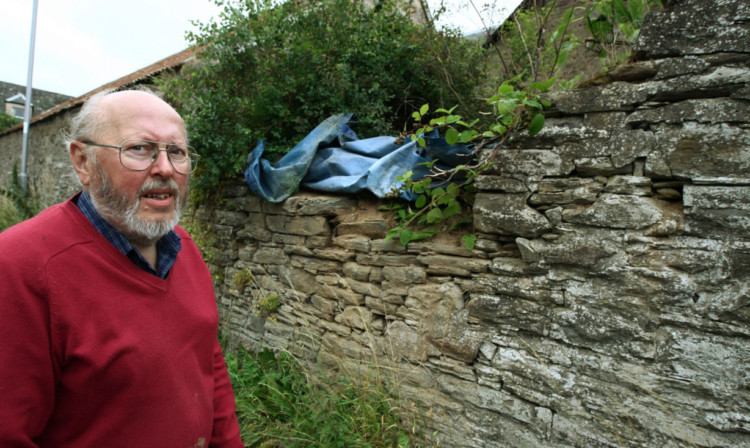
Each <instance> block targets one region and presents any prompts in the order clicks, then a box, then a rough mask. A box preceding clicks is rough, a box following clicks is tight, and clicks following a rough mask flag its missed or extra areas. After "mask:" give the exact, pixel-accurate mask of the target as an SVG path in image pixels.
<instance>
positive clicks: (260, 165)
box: [245, 113, 471, 202]
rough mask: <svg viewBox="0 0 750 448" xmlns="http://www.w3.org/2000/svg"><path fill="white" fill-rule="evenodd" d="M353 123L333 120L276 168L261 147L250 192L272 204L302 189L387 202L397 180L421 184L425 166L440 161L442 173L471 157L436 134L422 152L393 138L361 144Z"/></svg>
mask: <svg viewBox="0 0 750 448" xmlns="http://www.w3.org/2000/svg"><path fill="white" fill-rule="evenodd" d="M351 122H352V114H350V113H348V114H339V115H334V116H332V117H329V118H328V119H326V120H325V121H323V122H322V123H320V124H319V125H318V126H317V127H316V128H315V129H314V130H313V131H312V132H310V134H308V135H307V136H306V137H305V138H304V139H302V141H300V142H299V143H298V144H297V145H296V146H295V147H294V148H292V149H291V151H289V152H288V153H287V154H285V155H284V157H282V158H281V159H280V160H279V161H277V162H276V164H274V165H272V164H271V163H270V162H269V161H268V160H265V159H262V158H261V157H262V156H263V151H264V149H265V142H264V141H260V142H258V145H257V146H256V147H255V149H253V151H252V152H251V153H250V155H249V156H248V159H247V161H248V165H249V166H248V168H247V170H245V180H246V182H247V183H248V185H249V186H250V189H251V190H252V191H253V192H254V193H255V194H256V195H258V196H260V197H262V198H264V199H266V200H268V201H271V202H281V201H283V200H285V199H287V198H288V197H289V196H291V195H292V194H294V193H295V192H296V191H297V190H298V189H299V187H300V186H303V187H305V188H309V189H313V190H318V191H327V192H341V193H357V192H359V191H363V190H369V191H370V192H372V193H373V194H375V196H377V197H379V198H385V197H386V196H387V195H389V194H392V193H393V191H394V188H395V187H396V186H397V182H396V176H399V175H403V174H405V173H407V172H409V171H412V172H413V173H414V178H422V177H423V176H425V175H427V174H428V168H427V167H426V166H424V165H423V163H425V162H431V161H433V160H435V159H438V162H437V163H438V164H440V165H441V166H443V167H451V166H457V165H458V164H461V163H466V161H467V160H466V159H467V155H468V154H470V153H471V150H470V148H469V147H467V146H464V145H448V144H447V143H446V142H445V139H443V138H440V137H439V136H438V134H437V131H433V132H432V133H431V134H428V135H425V136H424V138H425V141H426V146H425V147H424V148H423V147H421V146H419V145H418V144H417V143H416V141H411V140H407V141H405V142H403V143H401V144H399V143H397V139H396V137H389V136H380V137H372V138H367V139H359V138H358V137H357V134H356V133H355V132H354V131H353V130H352V129H351V128H350V127H349V124H350V123H351ZM402 197H403V198H404V199H408V200H411V199H413V198H411V197H409V195H408V194H402Z"/></svg>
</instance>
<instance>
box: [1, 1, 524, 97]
mask: <svg viewBox="0 0 750 448" xmlns="http://www.w3.org/2000/svg"><path fill="white" fill-rule="evenodd" d="M520 1H521V0H473V4H474V6H475V7H476V8H475V7H474V6H472V2H471V1H470V0H446V3H448V4H449V14H447V15H446V16H445V19H447V21H448V22H449V23H451V25H453V26H455V27H457V28H459V29H462V30H463V31H467V32H471V31H474V30H478V29H481V27H482V22H481V21H480V20H479V19H478V18H477V16H476V14H475V9H478V10H480V11H481V12H482V18H483V19H484V21H485V22H496V21H497V20H498V18H499V19H503V18H504V17H506V16H507V14H509V13H510V11H511V10H512V9H513V7H515V5H517V4H518V3H520ZM429 3H430V4H431V5H432V4H438V3H439V0H429ZM32 10H33V0H0V81H5V82H10V83H14V84H19V85H23V86H25V85H26V80H27V76H28V66H29V48H30V41H31V22H32ZM219 11H220V8H219V7H217V6H216V5H215V4H214V3H213V2H212V1H211V0H65V1H61V0H38V3H37V22H36V42H35V46H34V70H33V78H32V85H33V86H34V88H38V89H43V90H48V91H52V92H57V93H62V94H66V95H70V96H80V95H83V94H84V93H87V92H89V91H91V90H93V89H95V88H97V87H100V86H102V85H104V84H106V83H108V82H111V81H114V80H115V79H118V78H120V77H122V76H125V75H128V74H130V73H133V72H135V71H136V70H139V69H141V68H143V67H146V66H149V65H151V64H153V63H155V62H157V61H159V60H161V59H164V58H166V57H168V56H170V55H172V54H175V53H177V52H180V51H182V50H184V49H185V48H187V46H188V44H187V42H186V40H185V33H186V32H187V31H197V28H196V27H195V26H193V25H191V21H193V20H198V21H200V22H203V23H205V22H208V21H209V20H210V19H211V18H212V17H214V16H216V15H218V12H219Z"/></svg>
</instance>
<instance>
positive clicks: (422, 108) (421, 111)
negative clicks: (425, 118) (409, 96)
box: [419, 104, 430, 115]
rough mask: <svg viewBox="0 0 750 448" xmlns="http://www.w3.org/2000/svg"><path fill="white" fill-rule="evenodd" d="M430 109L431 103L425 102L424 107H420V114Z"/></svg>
mask: <svg viewBox="0 0 750 448" xmlns="http://www.w3.org/2000/svg"><path fill="white" fill-rule="evenodd" d="M429 110H430V105H429V104H425V105H423V106H422V107H420V108H419V114H420V115H424V114H426V113H427V111H429Z"/></svg>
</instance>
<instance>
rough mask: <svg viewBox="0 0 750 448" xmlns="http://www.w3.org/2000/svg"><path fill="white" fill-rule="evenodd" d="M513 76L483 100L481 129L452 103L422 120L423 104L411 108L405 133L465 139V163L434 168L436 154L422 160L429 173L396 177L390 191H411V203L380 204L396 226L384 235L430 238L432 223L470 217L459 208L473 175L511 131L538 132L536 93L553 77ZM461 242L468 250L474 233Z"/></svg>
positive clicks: (465, 203)
mask: <svg viewBox="0 0 750 448" xmlns="http://www.w3.org/2000/svg"><path fill="white" fill-rule="evenodd" d="M518 80H519V77H516V78H513V79H511V80H508V81H505V82H504V83H502V84H501V85H500V86H499V87H498V89H497V93H496V94H495V95H493V96H492V97H491V98H490V99H489V100H488V101H487V102H488V104H490V105H491V106H492V109H493V115H494V117H495V120H494V122H493V123H491V124H490V125H489V127H488V129H486V130H481V129H478V128H477V124H478V123H479V120H473V121H466V120H464V119H463V117H462V116H461V115H458V114H455V109H456V108H455V107H453V108H451V109H449V110H446V109H442V108H441V109H437V110H436V111H435V114H436V116H435V117H434V118H431V119H430V120H429V121H428V122H427V124H424V123H423V122H424V120H425V118H426V117H427V116H428V114H429V105H427V104H425V105H423V106H422V107H421V108H420V110H419V111H416V112H414V113H413V114H412V117H413V118H414V120H415V130H414V132H413V133H411V134H410V135H409V137H410V138H411V139H412V140H413V141H414V140H416V142H417V144H419V145H420V146H422V147H426V145H427V142H426V140H425V135H426V134H428V133H432V132H433V131H435V130H437V132H438V133H439V134H440V135H442V136H443V138H444V139H445V141H446V143H448V144H449V145H458V144H462V145H465V144H468V145H471V146H472V150H471V153H470V154H469V156H468V157H467V160H469V163H467V164H460V165H457V166H455V167H451V168H440V167H439V166H438V165H437V162H438V160H437V159H433V160H431V161H429V162H426V163H424V164H423V165H424V166H425V167H426V168H427V169H428V170H429V173H428V174H427V175H425V176H423V177H422V178H419V179H415V178H414V177H415V174H414V172H413V171H409V172H407V173H405V174H403V175H400V176H398V177H397V178H396V181H397V185H398V186H397V188H395V189H394V196H401V197H404V196H407V197H415V198H416V199H415V200H414V201H413V203H411V202H410V203H408V204H404V203H392V204H391V205H389V206H386V207H383V209H385V210H392V211H394V213H395V214H394V219H395V221H396V224H397V225H396V226H395V227H394V228H392V229H390V230H389V231H388V232H387V234H386V238H385V239H386V241H388V240H390V239H393V238H398V240H399V242H401V244H402V245H404V246H406V245H407V244H409V243H410V242H412V241H418V240H422V239H426V238H431V237H433V236H435V235H436V233H437V231H438V229H437V227H436V226H437V225H439V224H441V223H442V224H447V223H448V222H450V226H449V228H450V230H453V229H455V228H457V227H459V226H461V225H464V224H467V223H468V222H469V221H470V219H471V218H470V214H469V213H464V211H465V210H469V209H470V208H471V204H473V200H474V193H475V187H474V180H475V179H476V177H477V176H478V175H480V174H481V173H482V172H484V171H486V170H487V169H488V168H489V167H490V166H492V164H493V163H494V161H495V158H496V157H497V154H498V152H499V151H500V149H501V148H503V147H504V145H505V143H506V142H507V140H508V138H509V137H510V136H511V134H512V133H514V132H515V131H518V130H520V129H524V128H525V129H526V130H527V131H528V133H529V135H535V134H538V133H539V132H540V131H541V130H542V128H543V127H544V114H543V113H542V110H543V108H544V107H546V106H549V104H548V103H546V102H545V101H543V100H541V99H540V96H539V95H540V93H541V92H544V91H546V90H547V89H549V88H550V86H552V85H553V84H554V83H555V79H554V78H550V79H549V80H548V81H545V82H536V83H533V84H532V85H531V86H530V88H529V89H528V90H523V89H522V90H517V89H516V87H515V86H514V84H515V83H516V82H518ZM488 145H492V146H493V150H492V152H490V154H489V156H488V157H484V158H480V157H479V154H480V152H481V151H482V150H483V149H484V148H485V147H487V146H488ZM462 240H463V243H464V246H465V247H466V248H467V249H468V250H471V249H473V247H474V243H475V242H476V236H475V235H464V236H463V237H462Z"/></svg>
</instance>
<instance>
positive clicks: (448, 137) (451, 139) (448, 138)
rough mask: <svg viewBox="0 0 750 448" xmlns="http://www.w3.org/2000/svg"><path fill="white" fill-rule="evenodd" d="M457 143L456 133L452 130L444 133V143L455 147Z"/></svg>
mask: <svg viewBox="0 0 750 448" xmlns="http://www.w3.org/2000/svg"><path fill="white" fill-rule="evenodd" d="M457 141H458V132H457V131H456V130H455V129H453V128H448V130H447V131H445V142H446V143H448V144H449V145H455V144H456V142H457Z"/></svg>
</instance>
